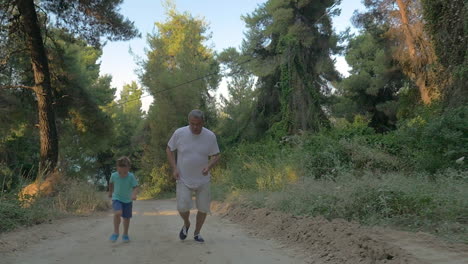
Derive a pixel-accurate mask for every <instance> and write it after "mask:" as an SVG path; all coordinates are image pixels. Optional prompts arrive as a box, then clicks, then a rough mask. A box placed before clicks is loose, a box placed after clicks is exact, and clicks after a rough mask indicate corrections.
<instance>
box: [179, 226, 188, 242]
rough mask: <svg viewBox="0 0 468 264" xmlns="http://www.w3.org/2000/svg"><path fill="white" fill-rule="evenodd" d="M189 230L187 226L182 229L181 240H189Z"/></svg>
mask: <svg viewBox="0 0 468 264" xmlns="http://www.w3.org/2000/svg"><path fill="white" fill-rule="evenodd" d="M188 229H189V227H185V226H183V227H182V229H181V230H180V233H179V238H180V240H185V239H186V238H187V233H188Z"/></svg>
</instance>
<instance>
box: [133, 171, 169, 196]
mask: <svg viewBox="0 0 468 264" xmlns="http://www.w3.org/2000/svg"><path fill="white" fill-rule="evenodd" d="M170 172H171V171H170V168H169V165H168V164H164V165H163V166H161V167H159V168H157V167H154V168H153V170H152V171H151V174H150V175H149V177H148V178H147V179H146V180H145V183H144V184H143V186H142V191H141V194H140V195H139V197H140V198H141V199H154V198H160V197H161V196H164V195H167V194H168V193H171V192H174V190H175V181H174V180H173V178H172V175H171V173H170Z"/></svg>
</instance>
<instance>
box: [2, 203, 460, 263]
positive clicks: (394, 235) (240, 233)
mask: <svg viewBox="0 0 468 264" xmlns="http://www.w3.org/2000/svg"><path fill="white" fill-rule="evenodd" d="M223 206H224V205H220V206H218V207H217V209H218V211H219V212H223V210H224V212H223V213H222V214H223V217H219V216H216V215H213V216H209V217H208V219H207V222H206V225H205V227H204V229H203V231H202V234H203V235H204V238H205V240H206V242H205V243H204V244H200V243H197V242H195V241H194V240H193V236H192V232H193V229H192V230H190V231H191V232H190V236H189V237H188V238H187V240H185V241H180V240H179V239H178V232H179V230H180V228H181V220H180V219H179V216H178V214H177V212H176V211H175V210H174V209H175V201H174V200H157V201H154V200H153V201H136V202H135V204H134V218H133V219H132V223H131V227H130V237H131V239H132V241H131V242H130V243H122V242H121V241H118V242H117V243H111V242H109V241H108V240H107V239H108V237H109V235H110V233H111V232H112V214H111V212H110V211H109V212H107V213H100V214H97V215H95V216H90V217H81V218H80V217H78V218H67V219H62V220H56V221H53V222H51V223H46V224H41V225H37V226H34V227H31V228H24V229H22V230H19V231H14V232H10V233H6V234H2V235H0V263H1V264H13V263H15V264H23V263H24V264H30V263H31V264H32V263H34V264H50V263H67V264H75V263H76V264H78V263H79V264H82V263H96V264H97V263H99V264H111V263H112V264H120V263H122V264H128V263H137V264H146V263H183V264H192V263H213V264H224V263H229V264H235V263H239V264H241V263H242V264H244V263H246V264H250V263H255V264H262V263H269V264H271V263H272V264H274V263H282V264H283V263H284V264H287V263H314V264H321V263H327V264H342V263H351V264H354V263H365V264H367V263H369V264H370V263H372V264H380V263H391V264H407V263H411V264H413V263H414V264H420V263H437V264H464V263H466V264H468V245H463V244H448V243H445V242H443V241H440V240H439V239H437V238H435V237H432V236H430V235H428V234H423V233H421V234H419V233H406V232H399V231H394V230H387V229H382V228H367V227H361V226H359V225H358V224H356V223H349V222H347V221H344V220H339V219H338V220H334V221H327V220H325V219H323V218H320V217H318V218H307V217H302V218H298V217H294V216H291V215H285V214H282V213H279V212H270V211H268V210H267V209H256V210H250V209H245V208H230V209H223ZM194 217H195V215H194V214H192V215H191V219H192V224H193V226H194V222H195V221H194ZM228 219H230V220H228ZM234 223H237V224H234ZM278 241H281V242H278Z"/></svg>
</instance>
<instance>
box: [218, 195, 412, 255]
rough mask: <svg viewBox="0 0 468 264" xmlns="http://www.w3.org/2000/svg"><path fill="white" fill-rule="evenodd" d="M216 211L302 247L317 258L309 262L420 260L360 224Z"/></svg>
mask: <svg viewBox="0 0 468 264" xmlns="http://www.w3.org/2000/svg"><path fill="white" fill-rule="evenodd" d="M215 211H216V212H218V213H220V214H221V215H222V216H223V217H227V218H228V219H230V220H231V221H233V222H235V223H241V224H246V225H248V226H249V227H251V228H252V230H253V231H252V233H254V234H255V235H259V236H261V237H267V238H273V239H277V240H280V241H281V242H283V243H285V244H286V246H292V245H293V246H296V247H299V248H301V249H302V250H304V253H306V254H307V255H310V259H313V260H314V261H311V262H310V263H420V262H418V261H416V260H415V259H414V258H413V257H412V256H410V255H409V254H407V253H406V252H405V251H404V250H402V249H401V248H399V247H397V246H394V245H392V244H389V243H387V242H385V241H383V240H382V238H379V236H377V235H376V234H375V233H374V232H373V231H372V230H371V229H368V228H364V227H362V226H360V225H359V224H357V223H350V222H348V221H345V220H333V221H328V220H327V219H325V218H323V217H314V218H311V217H296V216H292V215H288V214H285V213H280V212H275V211H271V210H268V209H264V208H262V209H250V208H244V207H240V206H226V205H219V204H218V205H217V206H215Z"/></svg>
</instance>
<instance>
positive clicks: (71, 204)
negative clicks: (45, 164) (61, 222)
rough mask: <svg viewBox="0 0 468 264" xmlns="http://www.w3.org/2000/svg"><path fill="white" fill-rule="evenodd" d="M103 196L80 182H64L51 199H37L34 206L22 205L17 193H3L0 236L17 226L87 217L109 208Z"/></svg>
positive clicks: (0, 201) (0, 198)
mask: <svg viewBox="0 0 468 264" xmlns="http://www.w3.org/2000/svg"><path fill="white" fill-rule="evenodd" d="M105 194H106V193H99V192H97V191H96V188H95V187H94V186H93V185H91V184H89V183H87V182H83V181H78V180H70V179H68V180H65V181H63V182H61V183H60V184H59V185H58V186H57V187H56V192H55V195H54V196H53V197H40V196H39V197H37V198H36V199H34V202H33V203H29V202H27V201H25V202H21V201H20V200H19V199H18V191H15V192H13V191H12V192H9V193H3V194H1V196H0V215H1V216H2V221H0V232H5V231H9V230H12V229H14V228H16V227H18V226H28V225H34V224H40V223H44V222H46V221H50V220H51V219H54V218H57V217H61V216H65V215H68V214H71V215H87V214H90V213H92V212H94V211H97V210H105V209H108V208H109V202H108V200H107V199H106V197H105Z"/></svg>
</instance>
